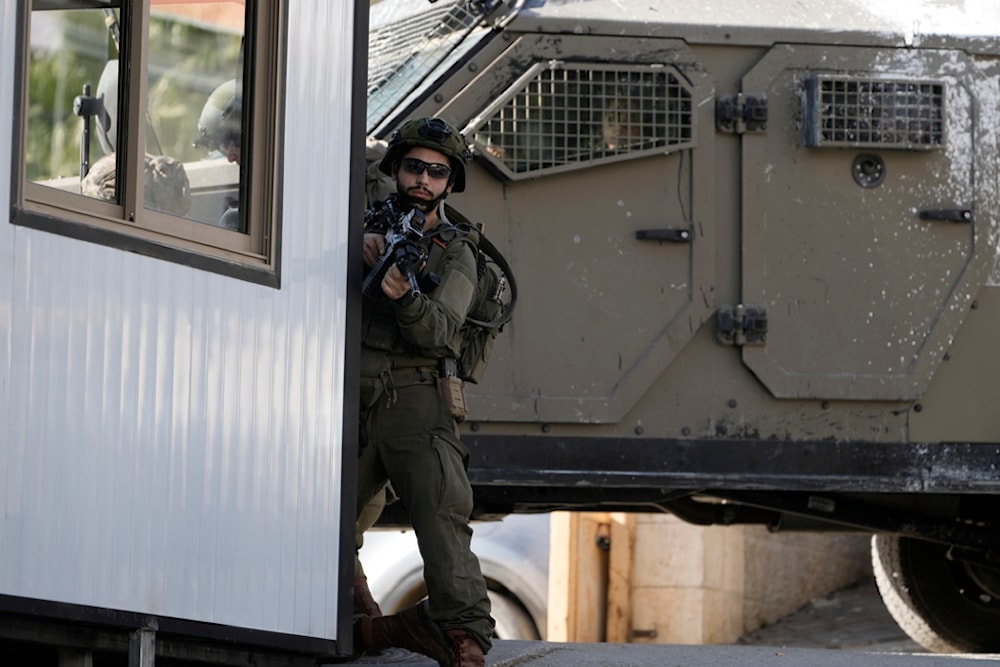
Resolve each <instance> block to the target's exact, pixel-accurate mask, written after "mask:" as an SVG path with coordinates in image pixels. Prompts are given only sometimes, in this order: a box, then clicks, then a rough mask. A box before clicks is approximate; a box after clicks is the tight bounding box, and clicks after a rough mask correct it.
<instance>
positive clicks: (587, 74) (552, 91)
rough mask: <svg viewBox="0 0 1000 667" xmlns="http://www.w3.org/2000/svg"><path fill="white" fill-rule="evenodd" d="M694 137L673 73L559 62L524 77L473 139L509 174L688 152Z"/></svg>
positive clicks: (681, 85)
mask: <svg viewBox="0 0 1000 667" xmlns="http://www.w3.org/2000/svg"><path fill="white" fill-rule="evenodd" d="M529 75H530V73H529ZM693 134H694V133H693V115H692V112H691V88H690V85H689V84H688V83H687V82H686V81H685V80H684V79H683V78H682V77H681V76H680V75H679V74H678V73H677V72H676V70H673V69H672V68H669V67H656V68H650V67H648V66H636V67H617V68H616V67H613V66H612V67H605V66H596V65H588V66H586V67H573V66H571V65H570V64H560V65H559V66H538V67H537V71H536V72H534V75H533V76H529V77H528V79H527V80H526V81H525V80H524V79H523V78H522V81H521V84H520V86H519V87H517V88H515V90H514V91H512V93H510V94H509V95H508V96H505V97H504V98H502V100H501V104H500V105H499V107H498V108H497V109H495V110H494V111H492V112H491V113H488V114H487V119H486V120H485V121H484V122H483V123H482V124H481V125H480V126H479V127H478V128H477V129H476V130H475V132H474V133H473V135H472V137H471V138H472V140H473V141H474V143H475V144H476V145H477V148H478V150H479V152H480V153H482V154H483V155H485V156H486V157H487V159H489V160H491V161H494V162H495V163H498V164H500V165H502V166H503V167H504V168H505V169H504V170H505V171H508V172H509V173H510V175H515V174H529V173H530V174H532V175H536V174H538V173H540V172H547V171H562V170H565V169H569V168H573V167H580V166H589V165H590V164H593V163H594V162H595V161H610V160H616V159H625V158H633V157H639V156H641V155H645V154H650V153H662V152H663V149H665V148H671V147H677V148H680V147H685V146H688V145H690V144H691V143H692V140H693Z"/></svg>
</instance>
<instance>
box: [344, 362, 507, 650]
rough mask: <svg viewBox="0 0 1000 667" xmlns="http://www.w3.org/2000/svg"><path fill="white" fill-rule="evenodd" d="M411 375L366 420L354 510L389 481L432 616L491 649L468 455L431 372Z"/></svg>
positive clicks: (442, 625)
mask: <svg viewBox="0 0 1000 667" xmlns="http://www.w3.org/2000/svg"><path fill="white" fill-rule="evenodd" d="M412 370H413V371H414V372H416V373H419V376H418V377H419V380H414V381H412V382H398V381H394V383H393V386H392V388H391V389H390V390H389V391H387V392H386V393H385V394H384V395H383V396H381V398H380V399H379V400H378V401H377V402H376V403H375V404H374V405H373V406H372V407H371V408H369V410H368V411H367V414H366V415H365V420H364V424H363V425H364V428H365V431H366V439H365V442H364V445H363V446H362V448H361V452H360V456H359V460H358V498H357V503H358V505H357V506H358V508H359V510H362V509H364V508H365V506H366V505H367V504H368V503H369V501H370V500H371V499H372V498H374V497H375V496H376V495H377V494H379V493H382V492H383V489H384V488H385V485H386V482H392V486H393V490H394V491H395V493H396V495H397V496H398V497H399V502H401V503H402V504H403V506H404V507H405V508H406V510H407V512H408V514H409V517H410V523H411V525H412V526H413V532H414V533H415V534H416V537H417V546H418V548H419V549H420V556H421V558H422V559H423V562H424V582H425V583H426V584H427V601H428V605H429V611H430V615H431V618H432V619H434V621H435V622H436V623H437V624H438V625H439V626H440V627H441V629H442V630H444V631H447V630H457V629H461V630H465V631H466V632H468V633H469V634H470V635H471V636H472V637H474V638H475V639H476V641H477V642H479V644H480V645H481V646H482V647H483V650H484V651H488V650H489V648H490V646H491V637H492V635H493V627H494V621H493V618H492V617H491V616H490V601H489V597H488V596H487V591H486V580H485V579H484V578H483V574H482V570H481V569H480V566H479V559H478V558H476V556H475V554H473V553H472V549H471V546H470V543H471V540H472V528H471V526H470V525H469V515H470V514H471V513H472V487H471V485H470V484H469V477H468V473H467V468H468V456H469V455H468V450H466V449H465V446H464V445H463V444H462V441H461V440H460V439H459V436H458V427H457V425H456V424H455V420H454V419H453V418H452V417H451V415H450V414H449V412H448V409H447V407H446V406H445V405H444V402H443V401H442V400H441V398H440V395H439V393H438V390H437V385H436V378H437V375H436V373H434V372H432V371H430V370H429V369H428V370H426V371H417V369H412Z"/></svg>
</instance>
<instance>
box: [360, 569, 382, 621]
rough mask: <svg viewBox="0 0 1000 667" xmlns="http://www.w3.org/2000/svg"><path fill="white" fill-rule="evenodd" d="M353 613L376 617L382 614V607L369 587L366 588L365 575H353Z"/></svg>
mask: <svg viewBox="0 0 1000 667" xmlns="http://www.w3.org/2000/svg"><path fill="white" fill-rule="evenodd" d="M354 614H355V615H356V616H370V617H371V618H378V617H380V616H381V615H382V609H380V608H379V606H378V602H376V601H375V598H374V597H373V596H372V592H371V589H369V588H368V578H367V577H355V579H354Z"/></svg>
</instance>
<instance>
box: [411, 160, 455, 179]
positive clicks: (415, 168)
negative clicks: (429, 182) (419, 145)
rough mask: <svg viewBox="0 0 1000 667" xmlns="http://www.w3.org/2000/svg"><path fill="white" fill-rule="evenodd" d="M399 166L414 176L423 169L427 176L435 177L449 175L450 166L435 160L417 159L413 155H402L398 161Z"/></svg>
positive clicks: (422, 171) (441, 177)
mask: <svg viewBox="0 0 1000 667" xmlns="http://www.w3.org/2000/svg"><path fill="white" fill-rule="evenodd" d="M400 166H402V167H403V171H405V172H407V173H410V174H413V175H414V176H419V175H420V174H422V173H424V172H425V171H426V172H427V175H428V176H430V177H431V178H436V179H443V178H448V177H449V176H451V167H449V166H448V165H446V164H438V163H437V162H424V161H423V160H418V159H417V158H415V157H404V158H403V159H402V160H401V161H400Z"/></svg>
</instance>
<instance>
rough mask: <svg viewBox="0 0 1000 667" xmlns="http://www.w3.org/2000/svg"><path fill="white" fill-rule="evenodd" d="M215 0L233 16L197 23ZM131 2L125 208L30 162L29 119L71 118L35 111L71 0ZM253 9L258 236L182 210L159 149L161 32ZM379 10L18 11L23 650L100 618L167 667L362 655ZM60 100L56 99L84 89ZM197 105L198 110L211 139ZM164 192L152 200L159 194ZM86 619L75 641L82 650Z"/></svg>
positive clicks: (10, 28)
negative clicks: (181, 18)
mask: <svg viewBox="0 0 1000 667" xmlns="http://www.w3.org/2000/svg"><path fill="white" fill-rule="evenodd" d="M198 5H203V6H205V7H210V6H214V7H215V8H214V9H213V10H212V12H214V13H212V12H210V13H209V14H208V15H199V16H195V15H194V14H193V12H195V10H196V8H197V7H196V6H198ZM193 8H194V9H193ZM108 9H111V10H112V12H113V14H114V19H116V20H118V21H120V24H119V25H118V26H116V27H117V28H118V29H119V30H120V33H121V38H122V46H121V49H122V50H121V56H120V57H121V59H122V63H123V64H122V66H121V68H120V71H121V72H123V73H126V72H127V73H129V74H128V75H127V76H122V77H121V80H120V82H119V83H118V84H117V85H118V88H117V90H118V92H119V94H120V95H121V96H123V97H126V98H127V99H128V100H129V102H128V103H121V104H118V108H117V123H118V126H119V130H120V133H119V134H117V137H118V139H120V140H121V144H120V147H119V150H118V155H126V159H125V160H122V162H123V163H124V165H119V171H118V172H117V173H118V177H119V181H118V182H119V186H120V187H119V189H118V195H117V200H113V201H108V202H105V201H97V200H96V199H95V198H93V197H88V196H85V195H81V194H80V192H79V189H76V191H75V192H74V191H73V190H74V187H75V186H74V187H69V188H62V189H60V187H59V183H58V182H57V179H51V180H49V181H45V182H42V181H43V179H42V178H41V177H36V176H33V175H31V174H30V173H28V172H27V170H26V168H25V164H26V163H28V164H29V167H30V163H31V162H32V160H34V159H36V158H37V156H34V155H29V154H28V153H30V152H31V151H30V149H31V147H32V144H31V143H30V142H31V141H34V140H35V138H36V137H35V135H31V134H30V132H29V131H28V129H30V128H32V127H35V126H37V125H38V123H40V122H47V121H39V120H38V119H37V118H36V117H35V116H34V115H30V114H29V113H28V111H27V110H28V108H29V102H28V101H27V99H26V98H28V97H29V95H28V94H27V92H26V91H27V89H28V88H29V87H31V86H36V84H35V83H34V82H33V81H29V80H28V72H29V70H30V67H29V65H28V63H26V61H25V58H26V54H28V53H30V54H31V58H32V59H33V60H32V62H34V58H35V56H36V47H37V49H38V53H41V51H42V47H45V46H48V47H51V49H52V53H53V62H56V63H59V62H62V63H66V62H70V60H68V59H69V58H70V57H69V56H67V55H66V53H65V50H66V49H67V46H66V44H65V40H66V39H67V37H66V34H68V33H63V34H60V35H56V36H53V35H52V34H50V33H47V32H45V30H43V29H50V28H51V27H52V26H51V25H50V23H51V21H50V20H49V16H47V15H46V16H43V14H45V13H46V12H55V13H58V12H63V13H64V14H66V13H69V12H72V11H77V10H89V11H91V13H94V12H102V13H105V15H106V16H107V13H106V11H105V10H108ZM234 9H235V15H236V16H237V17H239V16H240V14H241V13H242V16H243V17H244V18H243V19H238V20H243V21H245V26H244V27H245V32H244V35H243V36H244V38H245V39H246V42H247V45H246V48H245V50H244V48H243V46H242V45H241V47H240V53H239V58H238V64H239V65H240V67H241V68H244V69H242V70H241V73H242V78H240V73H238V74H237V75H236V76H237V78H238V79H239V80H240V83H241V84H245V85H248V86H254V87H255V94H254V96H253V97H252V100H253V104H252V105H251V104H249V103H245V104H244V105H243V107H244V111H243V112H244V116H243V117H244V119H246V120H247V121H248V122H249V123H251V127H253V135H252V137H250V138H249V139H248V140H247V142H246V143H245V144H244V148H245V149H247V148H248V147H249V149H250V151H252V159H250V160H248V159H246V155H247V150H244V160H243V171H241V172H240V179H241V182H244V183H245V184H246V185H247V187H246V188H245V192H241V196H245V197H246V199H247V200H249V206H248V207H247V208H249V210H248V211H246V212H245V213H244V215H245V218H244V221H243V225H244V229H242V230H240V231H230V230H226V229H220V228H219V227H217V226H215V225H211V224H204V223H203V222H199V221H197V220H193V219H184V218H183V217H176V216H171V215H168V214H165V213H163V212H162V211H161V210H160V208H159V207H158V206H159V205H156V204H150V200H149V195H150V192H149V187H150V181H148V180H147V181H146V185H145V186H143V184H142V182H143V180H142V178H141V177H140V176H138V174H141V173H142V169H143V166H142V160H141V159H139V160H136V159H135V158H136V156H141V155H142V152H143V151H141V150H140V149H138V148H137V146H140V145H143V144H145V145H146V146H147V147H148V146H149V145H150V143H151V142H150V136H149V135H150V134H151V133H152V132H153V130H152V129H151V128H152V127H153V126H154V125H155V122H156V121H155V119H154V120H151V121H149V120H148V115H149V113H150V112H152V111H154V109H153V107H154V104H153V97H154V95H156V94H158V93H159V92H160V90H159V89H157V88H155V86H154V79H155V78H156V77H160V76H161V75H162V78H161V79H159V81H160V84H162V85H166V84H164V83H163V82H164V81H166V80H167V78H168V77H167V76H166V75H165V74H164V72H162V71H159V70H157V71H154V66H155V67H160V66H161V65H162V62H167V60H166V59H164V60H163V61H162V62H161V61H158V60H157V58H158V56H161V55H164V53H159V54H158V53H153V52H152V50H153V47H149V48H146V42H147V38H148V39H149V40H152V39H153V38H152V37H150V35H152V34H153V31H152V29H151V28H150V25H152V24H151V21H154V20H155V19H156V18H157V16H158V15H159V14H158V13H162V12H164V11H166V12H171V11H175V12H178V13H183V12H188V13H189V14H191V19H190V21H188V22H187V23H184V22H181V23H179V24H177V25H179V26H180V27H179V28H177V30H178V33H179V34H182V33H183V31H185V30H194V29H198V30H203V29H205V27H206V25H207V26H208V28H209V29H211V28H212V26H211V21H210V20H209V19H208V18H206V16H222V15H223V14H225V13H226V12H230V13H232V12H233V10H234ZM367 12H368V5H367V3H363V2H361V1H360V0H358V1H357V2H329V1H328V0H260V2H254V1H253V0H237V1H235V2H234V1H229V2H192V0H187V1H186V2H173V3H170V2H163V1H162V0H144V1H142V2H131V3H130V2H121V1H117V2H116V1H114V0H112V1H108V0H102V1H96V0H95V1H93V2H90V1H88V0H84V1H83V2H64V1H60V0H47V1H46V0H36V1H34V2H30V1H23V2H22V1H19V2H16V3H14V2H4V3H2V4H0V90H2V91H3V95H2V96H0V99H2V102H0V128H3V129H2V131H0V183H2V184H3V186H2V187H0V209H2V210H3V211H4V212H5V213H6V214H7V216H6V217H7V218H8V219H7V220H5V221H4V224H0V248H2V250H0V641H7V642H8V643H5V644H4V647H5V654H6V655H7V656H8V657H11V656H12V655H16V651H15V653H12V652H11V651H12V650H13V649H12V647H14V649H16V648H17V647H25V646H28V647H30V645H32V644H33V643H35V642H37V643H40V644H41V643H44V644H49V645H55V644H62V643H66V644H68V645H74V646H77V647H83V646H87V645H88V644H87V641H89V640H86V641H83V640H80V638H79V637H80V636H79V629H80V628H93V629H94V632H95V633H96V634H94V637H95V639H93V641H94V642H96V644H95V646H97V645H99V646H100V647H102V648H103V650H112V649H123V648H128V647H131V648H128V651H129V655H130V659H132V658H135V657H136V656H143V658H142V659H143V660H147V659H148V660H150V662H143V664H152V663H151V660H152V655H153V654H154V653H163V654H166V655H174V656H184V655H192V653H191V650H192V649H190V648H188V649H183V648H179V647H184V646H188V647H190V646H191V645H192V643H191V642H190V641H189V640H194V642H193V645H194V646H201V647H204V646H206V645H208V646H215V647H216V648H215V649H213V650H218V647H219V646H223V647H229V648H231V649H233V650H235V649H236V648H237V647H238V648H239V650H241V651H244V653H245V652H248V651H249V652H251V653H254V652H255V653H256V654H258V657H256V658H254V659H255V660H261V658H260V656H261V655H267V654H268V651H273V650H280V651H282V652H283V653H284V654H285V656H286V657H285V658H284V660H285V662H283V663H282V664H291V663H290V658H288V657H287V656H288V655H290V654H296V655H299V656H300V657H302V659H303V660H304V661H305V662H308V661H309V660H310V659H311V660H312V663H313V664H314V663H315V658H316V656H330V655H336V654H341V653H343V652H344V651H345V650H349V649H350V618H351V612H350V608H349V607H348V605H350V604H351V595H350V588H349V586H350V582H351V579H352V577H353V563H352V561H351V558H350V555H351V553H352V551H353V539H352V536H353V525H354V521H353V514H354V512H353V505H354V498H353V489H354V486H353V485H354V482H353V474H354V470H353V468H352V467H351V461H352V460H353V459H354V458H356V449H355V447H356V444H355V438H356V428H357V427H356V418H355V417H352V415H353V414H354V412H353V409H352V408H351V407H350V406H351V405H352V401H354V402H356V392H355V390H353V389H351V387H350V386H347V387H345V385H351V384H352V382H350V380H347V381H345V379H349V378H353V377H355V376H356V369H355V368H354V367H353V364H354V363H355V362H354V361H353V357H352V355H350V354H349V352H348V351H349V350H351V349H353V348H352V345H356V344H357V339H356V338H353V336H352V335H351V333H350V332H349V329H348V327H347V326H346V322H347V321H348V317H349V315H348V311H349V310H350V309H351V308H352V307H354V306H353V305H352V302H351V300H350V299H348V297H347V294H348V283H349V282H350V281H351V280H354V279H355V278H353V277H351V274H352V271H350V270H348V266H349V262H348V254H349V253H348V249H349V239H350V228H351V225H352V224H354V223H352V222H351V217H350V216H349V213H350V211H351V210H360V209H361V207H362V206H363V201H362V197H363V190H362V187H361V181H360V180H357V179H354V178H353V177H352V176H353V174H358V173H362V174H363V162H362V160H363V159H364V158H363V145H360V142H356V141H353V137H359V136H362V135H363V133H364V127H363V119H362V118H361V116H360V114H358V113H356V107H357V106H358V105H357V100H359V99H361V97H360V94H359V92H358V91H359V85H358V84H359V82H360V80H361V79H362V78H363V73H364V69H363V68H364V67H365V65H364V61H363V60H361V58H362V57H363V54H364V49H361V50H360V54H359V53H357V51H356V49H355V48H354V44H355V39H357V38H358V36H359V35H362V36H363V35H364V34H365V33H366V31H367V21H368V15H367ZM53 15H54V14H53ZM29 23H30V24H31V25H32V27H31V28H29V27H27V26H28V25H29ZM184 34H186V33H184ZM71 36H72V35H71ZM251 36H252V38H253V39H250V37H251ZM362 39H363V37H362ZM47 40H48V41H47ZM60 40H62V41H60ZM116 41H117V40H116ZM140 46H142V47H143V48H140ZM98 48H99V49H104V48H106V44H103V43H102V44H101V45H99V47H98ZM167 55H169V54H167ZM39 58H41V56H39ZM201 62H202V61H199V63H198V66H197V67H195V68H193V69H192V68H189V69H187V70H185V76H186V77H187V79H185V81H193V82H196V83H197V84H198V86H199V88H198V90H199V91H200V93H207V92H208V91H210V90H212V87H214V86H215V85H216V84H217V83H219V82H220V81H219V80H213V79H211V77H209V76H208V75H207V73H206V72H205V71H203V70H202V69H200V68H201V67H202V64H201ZM204 62H206V63H207V62H208V60H205V61H204ZM205 67H206V68H207V67H208V65H207V64H206V65H205ZM31 71H33V70H31ZM142 73H148V78H147V77H144V76H142ZM137 74H139V75H138V76H137ZM199 77H200V78H199ZM90 82H91V83H93V84H95V85H96V84H97V83H98V82H97V81H96V79H92V80H90ZM173 85H176V80H174V81H173ZM36 87H37V86H36ZM34 92H35V91H34V88H32V94H34ZM61 92H62V95H61V97H60V100H59V101H58V103H56V102H53V106H52V108H51V109H47V110H46V111H47V112H50V113H51V115H52V116H55V115H56V114H57V113H58V111H59V109H57V108H56V107H59V108H62V107H65V106H66V104H67V100H68V103H69V104H72V103H73V96H74V95H77V94H79V91H61ZM105 92H106V91H105ZM102 94H103V93H102ZM243 94H244V98H245V99H244V101H246V99H251V97H250V96H249V95H247V94H246V92H245V91H244V93H243ZM202 99H204V97H202ZM146 100H148V106H147V107H146V108H145V109H143V107H144V106H145V104H146ZM107 101H108V100H105V102H107ZM32 109H34V107H32ZM143 110H145V111H146V114H143V113H142V111H143ZM144 115H146V116H147V121H148V124H147V122H144V121H143V116H144ZM197 120H198V117H197V114H195V115H194V116H193V117H191V116H188V118H187V120H186V121H185V122H187V123H188V124H189V125H190V131H191V135H190V137H193V136H194V131H195V124H196V121H197ZM73 122H74V123H77V125H76V126H77V127H78V126H79V124H80V123H81V122H82V121H81V119H80V118H77V119H75V120H74V121H73ZM61 127H63V125H59V126H53V128H50V129H52V131H51V132H46V133H43V134H45V135H46V136H49V135H52V136H54V135H55V134H57V133H58V130H59V129H60V128H61ZM11 128H14V130H13V132H11V131H10V130H11ZM26 128H28V129H26ZM26 137H27V138H26ZM166 138H167V137H165V136H160V137H158V138H157V139H158V140H164V139H166ZM181 143H183V144H185V145H188V144H190V138H187V137H182V138H181V139H179V140H178V145H180V144H181ZM92 144H93V146H96V142H92ZM356 144H358V145H356ZM26 146H27V148H26ZM122 146H123V147H122ZM99 155H100V153H99V152H98V151H97V150H96V148H95V149H94V155H93V157H94V158H97V157H98V156H99ZM216 162H219V163H221V164H223V165H224V164H225V161H224V160H216ZM248 163H249V166H248ZM352 165H361V168H360V169H353V170H352V168H351V167H352ZM198 166H199V165H195V164H190V165H188V167H189V169H188V176H189V180H190V190H191V196H192V197H193V198H194V199H198V197H201V196H202V194H204V193H201V194H199V193H198V192H196V189H198V188H201V187H202V184H201V183H200V182H199V181H197V179H198V176H197V172H198V169H197V167H198ZM202 166H203V165H202ZM255 167H259V168H255ZM230 168H233V167H230ZM146 175H147V179H148V177H149V173H148V172H147V174H146ZM63 176H66V175H65V174H63ZM46 178H48V177H46ZM244 178H245V179H246V180H245V181H244V180H243V179H244ZM64 180H65V179H64ZM69 180H70V181H74V182H75V183H78V182H79V179H78V178H75V177H74V178H70V179H69ZM143 187H146V192H145V202H146V205H145V207H143V206H141V205H139V206H137V205H136V202H137V201H143V194H142V193H143V190H142V188H143ZM66 189H68V190H69V192H64V191H63V190H66ZM203 189H204V190H205V192H209V191H210V190H211V188H210V187H208V186H205V187H204V188H203ZM355 217H357V216H355ZM258 218H259V219H260V220H263V222H260V220H258ZM358 224H360V222H358ZM260 229H263V231H260ZM359 278H360V266H359V267H358V270H357V279H359ZM345 549H347V550H346V551H345ZM74 627H75V628H76V630H77V632H76V635H73V636H75V637H76V639H74V640H73V641H72V642H70V641H68V640H66V641H64V639H65V638H66V637H69V636H70V635H71V633H72V632H74V631H73V630H72V628H74ZM61 628H62V629H63V630H65V632H63V633H62V634H60V633H61ZM81 641H82V643H81ZM154 642H155V646H156V648H155V649H154ZM217 642H222V644H218V643H217ZM345 642H346V643H345ZM171 647H173V648H171ZM185 650H187V652H186V653H185V652H184V651H185ZM201 650H202V651H203V652H204V651H207V650H208V649H205V648H202V649H201ZM309 656H311V658H310V657H309ZM202 657H204V655H203V656H202ZM5 661H6V660H5ZM33 664H40V663H38V662H35V663H33Z"/></svg>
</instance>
